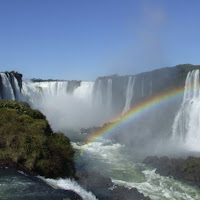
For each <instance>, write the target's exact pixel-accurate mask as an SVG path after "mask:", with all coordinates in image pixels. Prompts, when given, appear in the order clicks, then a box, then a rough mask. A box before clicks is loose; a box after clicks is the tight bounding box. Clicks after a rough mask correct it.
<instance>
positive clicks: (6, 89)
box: [0, 73, 19, 100]
mask: <svg viewBox="0 0 200 200" xmlns="http://www.w3.org/2000/svg"><path fill="white" fill-rule="evenodd" d="M0 76H1V79H2V93H1V98H2V99H11V100H15V95H14V88H13V87H12V84H11V80H10V79H9V78H8V76H7V74H6V73H0ZM11 76H13V74H11ZM17 85H18V84H17ZM18 87H19V86H18Z"/></svg>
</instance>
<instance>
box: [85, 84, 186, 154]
mask: <svg viewBox="0 0 200 200" xmlns="http://www.w3.org/2000/svg"><path fill="white" fill-rule="evenodd" d="M183 93H184V87H178V88H173V89H171V90H167V91H164V92H161V93H159V94H158V95H155V96H153V97H151V98H149V99H146V100H144V101H142V102H139V103H138V104H136V105H134V106H133V107H132V108H131V109H130V110H129V111H128V112H127V113H126V114H125V115H123V116H116V117H115V118H114V119H113V120H112V121H113V122H112V123H108V124H106V125H104V126H103V127H102V128H100V129H99V130H98V131H96V132H95V133H93V134H91V135H90V137H88V138H87V140H86V143H87V144H88V143H92V142H95V141H98V140H99V139H100V138H102V137H103V136H105V135H107V134H110V133H111V132H112V131H113V130H114V129H116V128H117V127H119V126H121V125H122V124H123V123H125V122H126V121H129V120H132V119H135V118H137V117H139V116H140V115H141V114H143V113H145V112H146V111H148V109H150V108H153V109H154V108H155V107H156V106H158V105H160V104H162V103H165V102H168V101H169V100H171V99H173V98H175V97H177V96H179V95H182V94H183ZM84 146H85V145H84ZM86 148H87V147H83V148H82V150H81V152H84V150H86Z"/></svg>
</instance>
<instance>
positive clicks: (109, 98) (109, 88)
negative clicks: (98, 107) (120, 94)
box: [107, 78, 112, 115]
mask: <svg viewBox="0 0 200 200" xmlns="http://www.w3.org/2000/svg"><path fill="white" fill-rule="evenodd" d="M107 111H108V115H110V114H111V111H112V79H110V78H109V79H108V85H107Z"/></svg>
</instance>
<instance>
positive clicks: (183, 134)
mask: <svg viewBox="0 0 200 200" xmlns="http://www.w3.org/2000/svg"><path fill="white" fill-rule="evenodd" d="M199 84H200V78H199V70H194V71H191V72H189V73H188V75H187V78H186V82H185V91H184V97H183V102H182V104H181V107H180V109H179V111H178V112H177V115H176V117H175V120H174V123H173V130H172V140H174V141H175V142H176V143H180V145H182V146H184V148H185V149H187V150H189V151H198V152H199V151H200V145H199V141H200V134H199V130H200V115H199V111H200V89H199Z"/></svg>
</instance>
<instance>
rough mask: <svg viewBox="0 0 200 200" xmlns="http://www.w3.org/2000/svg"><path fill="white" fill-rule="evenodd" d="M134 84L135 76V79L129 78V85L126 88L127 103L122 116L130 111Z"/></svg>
mask: <svg viewBox="0 0 200 200" xmlns="http://www.w3.org/2000/svg"><path fill="white" fill-rule="evenodd" d="M134 84H135V76H134V77H132V76H130V77H129V78H128V85H127V88H126V102H125V106H124V109H123V112H122V114H125V113H126V112H127V111H128V110H129V109H130V106H131V100H132V98H133V87H134Z"/></svg>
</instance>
